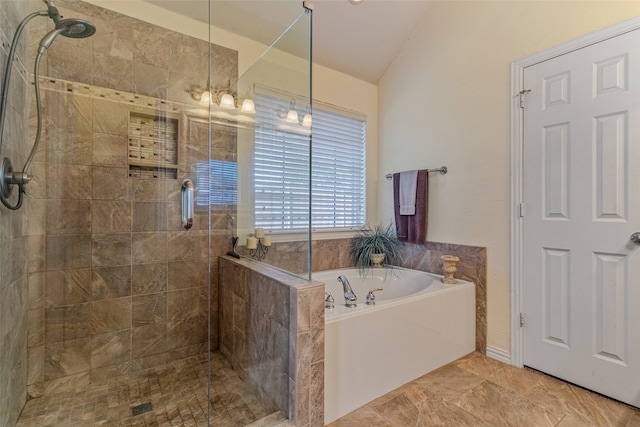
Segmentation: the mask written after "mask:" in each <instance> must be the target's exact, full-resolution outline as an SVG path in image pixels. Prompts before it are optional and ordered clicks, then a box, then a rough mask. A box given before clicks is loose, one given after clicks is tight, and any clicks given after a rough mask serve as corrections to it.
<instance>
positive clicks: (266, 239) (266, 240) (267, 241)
mask: <svg viewBox="0 0 640 427" xmlns="http://www.w3.org/2000/svg"><path fill="white" fill-rule="evenodd" d="M262 245H263V246H271V237H263V238H262Z"/></svg>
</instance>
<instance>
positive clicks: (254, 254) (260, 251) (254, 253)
mask: <svg viewBox="0 0 640 427" xmlns="http://www.w3.org/2000/svg"><path fill="white" fill-rule="evenodd" d="M265 239H266V238H265V237H258V238H257V240H258V242H257V243H256V248H255V249H249V255H251V258H253V259H257V260H258V261H262V260H263V259H265V257H266V256H267V253H269V246H271V243H269V244H268V245H266V244H265Z"/></svg>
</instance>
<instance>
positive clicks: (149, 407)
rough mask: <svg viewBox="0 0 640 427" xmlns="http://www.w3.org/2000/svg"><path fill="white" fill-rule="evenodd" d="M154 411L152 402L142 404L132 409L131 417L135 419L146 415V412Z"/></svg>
mask: <svg viewBox="0 0 640 427" xmlns="http://www.w3.org/2000/svg"><path fill="white" fill-rule="evenodd" d="M152 409H153V405H152V404H151V402H147V403H142V404H140V405H137V406H133V407H132V408H131V415H133V416H134V417H135V416H136V415H140V414H144V413H145V412H149V411H150V410H152Z"/></svg>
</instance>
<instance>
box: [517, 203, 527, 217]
mask: <svg viewBox="0 0 640 427" xmlns="http://www.w3.org/2000/svg"><path fill="white" fill-rule="evenodd" d="M519 209H520V212H518V215H520V218H524V215H525V214H526V205H525V204H524V203H520V208H519Z"/></svg>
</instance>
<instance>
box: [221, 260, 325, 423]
mask: <svg viewBox="0 0 640 427" xmlns="http://www.w3.org/2000/svg"><path fill="white" fill-rule="evenodd" d="M219 268H220V270H219V275H220V350H221V352H222V354H224V355H226V356H227V358H228V359H229V360H230V361H231V365H232V366H233V367H234V369H236V371H237V372H238V373H239V375H240V377H241V378H243V379H245V380H246V381H248V383H249V384H251V386H252V388H253V389H254V390H257V392H258V393H259V394H261V395H267V396H269V397H270V398H272V399H273V400H274V402H275V403H276V405H277V406H278V408H279V409H280V410H282V411H283V412H284V413H285V414H287V415H288V417H289V419H290V420H291V422H292V423H293V424H294V425H296V426H310V427H312V426H322V425H324V422H323V420H324V416H323V407H324V403H323V396H324V284H322V283H319V282H309V281H307V280H304V279H302V278H300V277H297V276H293V275H291V274H289V273H286V272H284V271H281V270H279V269H277V268H273V267H270V266H267V265H265V264H263V263H257V262H252V261H250V260H246V259H239V260H238V259H235V258H231V257H221V258H220V267H219Z"/></svg>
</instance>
